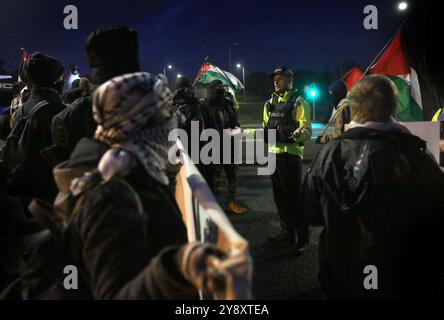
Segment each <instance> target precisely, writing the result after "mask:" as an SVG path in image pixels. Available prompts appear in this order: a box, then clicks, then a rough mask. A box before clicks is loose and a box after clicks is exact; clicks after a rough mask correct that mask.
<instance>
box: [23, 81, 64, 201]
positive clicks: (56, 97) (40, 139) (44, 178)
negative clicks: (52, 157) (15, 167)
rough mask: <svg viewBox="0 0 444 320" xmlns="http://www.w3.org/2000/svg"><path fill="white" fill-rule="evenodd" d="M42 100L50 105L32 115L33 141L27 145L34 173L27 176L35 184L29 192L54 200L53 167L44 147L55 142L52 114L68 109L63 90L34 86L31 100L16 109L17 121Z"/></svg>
mask: <svg viewBox="0 0 444 320" xmlns="http://www.w3.org/2000/svg"><path fill="white" fill-rule="evenodd" d="M42 101H47V102H48V105H46V106H45V107H44V108H43V109H42V111H41V112H39V113H37V114H36V115H35V117H33V119H32V127H31V134H30V136H31V137H32V145H30V146H27V147H26V152H27V157H28V158H29V159H32V160H33V161H32V162H31V164H30V165H32V168H31V169H30V170H29V172H31V173H32V176H30V177H26V181H27V183H28V184H30V185H32V189H33V192H31V193H29V192H28V193H27V194H26V195H27V196H34V197H44V198H47V199H48V200H52V198H53V197H54V196H55V194H56V188H55V184H54V179H53V175H52V167H51V165H50V164H49V163H48V162H47V161H46V159H45V156H44V150H45V149H46V148H47V147H49V146H50V145H52V137H51V122H52V118H53V117H54V116H55V115H56V114H58V113H59V112H61V111H62V110H64V109H65V105H64V104H63V103H62V99H61V97H60V94H59V93H58V92H57V91H56V90H53V89H46V88H34V89H32V90H31V94H30V96H29V98H28V100H27V101H26V102H25V103H24V104H23V106H22V107H21V110H18V111H16V112H18V115H17V121H16V122H17V123H18V122H20V119H22V118H23V117H26V116H27V115H29V114H31V112H32V110H33V109H34V107H35V106H36V105H37V104H39V103H40V102H42Z"/></svg>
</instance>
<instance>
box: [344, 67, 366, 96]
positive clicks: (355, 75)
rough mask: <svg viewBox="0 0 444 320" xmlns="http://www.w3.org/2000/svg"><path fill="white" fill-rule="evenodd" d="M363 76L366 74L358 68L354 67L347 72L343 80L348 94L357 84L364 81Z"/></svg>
mask: <svg viewBox="0 0 444 320" xmlns="http://www.w3.org/2000/svg"><path fill="white" fill-rule="evenodd" d="M363 75H364V74H363V73H362V71H361V69H359V68H358V67H353V68H351V69H350V70H349V71H347V73H346V74H345V75H344V76H343V77H342V80H344V82H345V84H346V86H347V91H348V92H350V90H351V89H352V87H353V86H354V85H355V83H356V82H358V81H359V80H361V79H362V77H363Z"/></svg>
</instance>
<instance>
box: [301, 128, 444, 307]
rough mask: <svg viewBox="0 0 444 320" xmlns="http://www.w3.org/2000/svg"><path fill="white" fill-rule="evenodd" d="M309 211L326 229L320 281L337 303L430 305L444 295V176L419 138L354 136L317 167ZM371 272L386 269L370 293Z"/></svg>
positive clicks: (370, 132)
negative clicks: (419, 301) (413, 301)
mask: <svg viewBox="0 0 444 320" xmlns="http://www.w3.org/2000/svg"><path fill="white" fill-rule="evenodd" d="M304 203H305V208H306V213H307V214H309V215H310V217H311V219H312V222H313V223H314V224H315V225H319V226H324V229H323V231H322V234H321V239H320V243H319V250H320V252H319V255H320V256H319V259H320V274H319V279H320V282H321V284H322V286H323V288H324V290H325V291H326V293H327V295H328V296H329V297H330V298H352V299H361V298H412V297H421V298H424V297H429V296H433V297H436V296H437V295H438V294H439V292H440V290H442V285H443V282H442V272H443V271H444V268H443V265H444V258H443V257H444V250H443V249H444V242H443V235H444V234H443V229H444V223H443V221H444V215H443V212H444V174H443V173H442V172H441V171H440V169H439V167H438V165H437V164H436V162H435V161H434V159H432V158H431V156H430V155H429V154H428V153H427V152H426V143H425V142H424V141H422V140H421V139H419V138H418V137H416V136H413V135H411V134H408V133H404V132H401V131H395V130H392V131H380V130H374V129H368V128H353V129H350V130H348V131H347V132H345V133H344V134H343V135H341V136H340V137H339V138H337V139H334V140H332V141H331V142H329V143H327V144H326V145H325V146H324V147H323V148H322V149H321V151H320V153H319V155H318V157H317V158H316V159H315V160H314V162H313V164H312V168H311V171H310V172H309V173H308V175H307V176H306V179H305V182H304ZM367 265H374V266H376V267H377V269H378V280H379V281H378V290H366V289H364V286H363V282H364V278H365V277H366V276H367V274H364V267H365V266H367ZM441 294H442V291H441Z"/></svg>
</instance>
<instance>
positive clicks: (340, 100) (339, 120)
mask: <svg viewBox="0 0 444 320" xmlns="http://www.w3.org/2000/svg"><path fill="white" fill-rule="evenodd" d="M328 93H329V94H330V103H331V106H332V108H334V109H335V110H336V112H335V115H334V117H335V131H334V133H332V134H325V135H323V136H319V137H317V139H316V143H318V144H325V143H327V142H329V141H331V140H333V139H335V138H337V137H339V136H340V135H341V134H342V133H343V132H344V129H345V124H347V123H349V122H350V107H349V105H348V100H347V99H346V97H347V85H346V84H345V81H344V80H342V79H338V80H335V81H333V82H332V83H331V84H330V86H329V88H328Z"/></svg>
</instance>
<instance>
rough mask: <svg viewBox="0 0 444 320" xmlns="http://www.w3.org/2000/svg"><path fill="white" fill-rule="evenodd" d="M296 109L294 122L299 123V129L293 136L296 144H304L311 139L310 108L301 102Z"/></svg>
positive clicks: (304, 102)
mask: <svg viewBox="0 0 444 320" xmlns="http://www.w3.org/2000/svg"><path fill="white" fill-rule="evenodd" d="M295 108H296V121H299V128H298V129H296V130H295V132H294V133H293V136H294V138H295V141H296V142H305V141H307V140H310V139H311V132H312V129H311V108H310V105H309V104H308V102H307V101H305V100H303V101H301V102H300V104H299V105H296V106H295Z"/></svg>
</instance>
